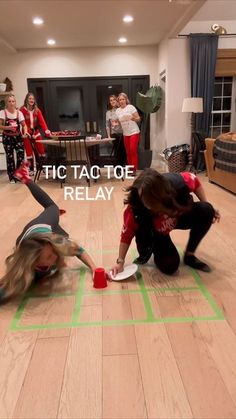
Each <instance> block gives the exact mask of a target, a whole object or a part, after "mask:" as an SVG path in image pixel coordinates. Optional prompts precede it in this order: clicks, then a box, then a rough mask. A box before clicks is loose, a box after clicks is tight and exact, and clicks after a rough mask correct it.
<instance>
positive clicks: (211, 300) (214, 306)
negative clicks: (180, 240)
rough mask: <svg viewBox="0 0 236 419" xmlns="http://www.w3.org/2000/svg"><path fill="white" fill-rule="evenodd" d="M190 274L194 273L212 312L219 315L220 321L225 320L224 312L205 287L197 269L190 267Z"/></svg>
mask: <svg viewBox="0 0 236 419" xmlns="http://www.w3.org/2000/svg"><path fill="white" fill-rule="evenodd" d="M189 270H190V272H191V273H192V275H193V277H194V279H195V281H196V283H197V285H198V288H199V289H200V291H201V293H202V294H203V295H204V297H205V299H206V300H207V301H208V303H209V304H210V306H211V308H212V310H213V311H214V312H215V314H216V315H217V318H218V319H222V320H223V319H224V318H225V317H224V314H223V312H222V310H221V309H220V308H219V307H218V305H217V304H216V302H215V300H214V298H213V297H212V295H211V293H210V292H209V291H208V289H207V288H206V287H205V285H204V284H203V282H202V280H201V278H200V276H199V274H198V272H197V271H195V269H193V268H190V267H189Z"/></svg>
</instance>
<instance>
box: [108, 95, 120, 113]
mask: <svg viewBox="0 0 236 419" xmlns="http://www.w3.org/2000/svg"><path fill="white" fill-rule="evenodd" d="M112 97H114V99H115V100H116V102H117V108H118V101H117V96H116V95H110V96H109V97H108V100H107V109H108V110H109V111H110V110H111V109H113V108H112V106H111V103H110V100H111V98H112Z"/></svg>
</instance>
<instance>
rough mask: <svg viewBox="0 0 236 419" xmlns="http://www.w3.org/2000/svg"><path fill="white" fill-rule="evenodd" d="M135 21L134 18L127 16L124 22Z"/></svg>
mask: <svg viewBox="0 0 236 419" xmlns="http://www.w3.org/2000/svg"><path fill="white" fill-rule="evenodd" d="M133 20H134V18H133V16H130V15H126V16H124V17H123V22H125V23H130V22H133Z"/></svg>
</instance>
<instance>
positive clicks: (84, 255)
mask: <svg viewBox="0 0 236 419" xmlns="http://www.w3.org/2000/svg"><path fill="white" fill-rule="evenodd" d="M77 257H78V258H79V259H80V260H81V261H82V262H83V263H84V264H85V265H86V266H88V268H90V269H91V271H92V272H94V271H95V269H96V265H95V263H94V261H93V259H92V258H91V256H90V255H89V254H88V253H87V252H86V250H84V252H83V253H81V255H79V256H77Z"/></svg>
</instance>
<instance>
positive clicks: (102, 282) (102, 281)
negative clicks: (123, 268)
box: [93, 268, 107, 288]
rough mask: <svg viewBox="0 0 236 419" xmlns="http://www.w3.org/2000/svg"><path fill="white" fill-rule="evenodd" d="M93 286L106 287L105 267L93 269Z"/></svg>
mask: <svg viewBox="0 0 236 419" xmlns="http://www.w3.org/2000/svg"><path fill="white" fill-rule="evenodd" d="M93 286H94V288H106V287H107V274H106V272H105V269H103V268H97V269H95V271H94V276H93Z"/></svg>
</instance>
